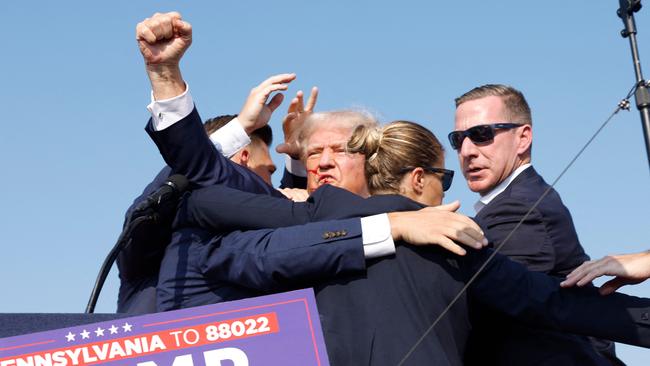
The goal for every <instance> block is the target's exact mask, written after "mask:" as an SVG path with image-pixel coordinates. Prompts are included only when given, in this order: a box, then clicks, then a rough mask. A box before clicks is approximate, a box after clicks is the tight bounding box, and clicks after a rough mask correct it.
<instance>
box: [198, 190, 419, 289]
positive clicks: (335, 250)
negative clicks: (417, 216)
mask: <svg viewBox="0 0 650 366" xmlns="http://www.w3.org/2000/svg"><path fill="white" fill-rule="evenodd" d="M310 199H314V201H313V202H312V205H310V206H309V207H307V209H308V211H309V212H310V213H309V216H305V217H307V218H308V220H330V221H322V222H313V223H310V224H306V225H302V226H295V227H285V228H278V229H275V230H271V229H267V230H256V231H246V232H241V231H236V232H233V233H231V234H229V235H226V236H224V237H221V236H216V237H214V238H213V239H212V240H210V241H209V243H208V244H207V245H206V246H205V249H204V253H203V254H202V255H201V258H203V262H202V263H201V271H202V272H203V274H204V275H206V276H208V277H210V279H211V280H213V281H227V282H232V283H236V284H239V285H242V286H246V287H249V288H254V289H261V290H266V289H274V290H279V289H281V286H282V284H286V283H289V284H293V285H295V284H297V283H308V282H309V281H311V280H313V279H324V278H330V277H332V276H336V275H338V274H341V273H348V272H355V271H361V270H364V269H365V256H364V250H363V237H362V235H361V227H360V225H361V224H360V221H361V220H360V219H358V218H357V217H363V216H369V215H374V214H380V213H384V212H390V211H400V210H412V209H419V208H421V206H420V205H418V204H417V203H415V202H413V201H411V200H408V199H405V198H404V197H402V196H396V195H385V196H375V197H371V198H369V199H363V198H361V197H359V196H356V195H354V194H351V193H350V192H348V191H345V190H342V189H340V188H336V187H331V186H325V187H321V188H320V189H319V190H317V191H316V192H315V193H314V194H313V195H312V197H311V198H310ZM240 208H241V207H240ZM285 209H286V208H285ZM267 212H268V211H267ZM273 215H276V216H278V217H281V216H282V214H276V213H275V212H273V213H272V214H271V215H269V214H268V213H267V215H266V216H269V217H260V220H261V221H263V222H265V223H267V224H270V225H276V224H281V226H288V225H293V224H291V223H290V222H280V223H278V222H273V223H271V221H274V218H273V217H271V216H273ZM244 216H245V215H244ZM250 216H251V217H252V218H249V224H250V225H251V226H252V225H255V224H256V220H255V217H253V216H252V214H251V215H250ZM302 218H304V217H302ZM335 219H345V220H342V221H337V220H335ZM226 220H227V219H226ZM332 220H334V221H332ZM296 221H303V220H296ZM296 221H294V222H296ZM273 227H276V226H273Z"/></svg>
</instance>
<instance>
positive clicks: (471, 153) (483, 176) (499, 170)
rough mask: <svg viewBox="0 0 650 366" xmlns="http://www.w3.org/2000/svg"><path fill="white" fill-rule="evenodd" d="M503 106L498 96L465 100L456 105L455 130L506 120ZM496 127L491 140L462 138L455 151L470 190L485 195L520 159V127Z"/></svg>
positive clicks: (510, 171)
mask: <svg viewBox="0 0 650 366" xmlns="http://www.w3.org/2000/svg"><path fill="white" fill-rule="evenodd" d="M507 118H508V115H507V113H506V110H505V106H504V104H503V101H502V100H501V98H500V97H497V96H489V97H485V98H481V99H476V100H471V101H468V102H465V103H463V104H461V105H459V106H458V108H456V119H455V128H454V130H455V131H462V130H467V129H468V128H470V127H473V126H476V125H484V124H492V123H495V122H517V121H508V120H507ZM523 128H527V129H530V126H522V127H518V128H514V129H511V130H497V132H496V133H495V136H494V141H492V142H489V143H485V144H475V143H473V142H472V141H471V140H470V139H469V138H465V139H464V140H463V143H462V145H461V148H460V149H459V150H458V160H459V162H460V167H461V169H462V171H463V176H465V179H466V180H467V185H468V187H469V189H471V190H472V191H473V192H478V193H481V194H485V193H487V192H489V191H490V190H491V189H493V188H494V187H496V186H497V185H498V184H499V183H501V182H502V181H503V180H505V179H506V178H507V177H508V176H509V175H510V174H511V173H512V172H513V171H514V170H515V169H517V167H518V166H520V165H521V163H522V160H521V157H520V156H519V154H520V153H521V152H522V151H521V144H520V133H519V132H520V130H521V129H523Z"/></svg>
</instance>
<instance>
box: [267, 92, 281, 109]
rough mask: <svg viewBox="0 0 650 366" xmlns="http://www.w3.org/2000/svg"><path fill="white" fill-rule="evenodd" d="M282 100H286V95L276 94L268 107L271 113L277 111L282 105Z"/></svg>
mask: <svg viewBox="0 0 650 366" xmlns="http://www.w3.org/2000/svg"><path fill="white" fill-rule="evenodd" d="M282 100H284V95H282V94H276V95H274V96H273V98H271V101H269V104H267V106H268V107H269V109H270V110H271V112H273V111H275V110H276V109H277V108H278V107H279V106H280V104H282Z"/></svg>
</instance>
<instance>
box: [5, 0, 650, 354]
mask: <svg viewBox="0 0 650 366" xmlns="http://www.w3.org/2000/svg"><path fill="white" fill-rule="evenodd" d="M617 7H618V2H617V1H586V0H578V1H571V2H548V1H546V2H541V1H538V2H521V1H511V0H507V1H476V0H471V1H463V2H444V3H443V2H431V1H409V0H406V1H400V2H383V1H355V2H352V1H331V2H319V3H314V2H304V1H303V2H299V1H294V0H291V1H275V2H269V1H250V2H216V1H215V2H207V1H206V2H198V1H195V2H178V3H174V2H170V1H166V2H165V1H157V2H154V1H137V2H134V1H129V2H127V1H112V2H102V3H96V2H85V1H67V2H45V1H42V2H36V1H21V2H2V3H1V4H0V13H1V14H3V22H2V23H1V24H0V30H1V31H2V34H3V35H4V37H3V42H2V43H1V46H0V47H2V48H3V50H2V52H0V68H1V69H2V70H3V72H2V75H3V77H2V80H3V83H2V86H3V87H2V88H1V89H0V101H1V102H0V103H2V104H1V105H2V114H1V118H2V124H3V127H4V128H3V132H2V133H1V134H0V163H1V164H2V167H3V168H4V169H3V170H4V173H3V175H2V178H3V179H2V182H3V183H2V193H1V196H0V198H1V200H2V203H3V210H1V211H0V232H1V233H2V240H1V243H2V248H3V251H2V255H1V256H0V289H2V293H3V297H2V301H1V303H0V312H82V311H83V309H84V307H85V304H86V302H87V299H88V295H89V293H90V289H91V287H92V285H93V282H94V279H95V276H96V274H97V270H98V268H99V266H100V264H101V262H102V260H103V258H104V257H105V255H106V254H107V253H108V251H109V249H110V248H111V247H112V245H113V244H114V241H115V240H116V238H117V236H118V234H119V232H120V229H121V224H122V220H123V212H124V210H125V209H126V208H127V207H128V206H129V204H130V202H131V200H132V199H133V198H134V197H136V196H137V195H138V194H139V192H140V191H141V189H142V188H143V187H144V185H145V184H146V183H148V182H149V181H150V180H151V179H152V177H153V176H154V175H155V174H156V173H157V171H158V170H159V169H160V168H161V166H162V164H163V162H162V159H161V158H160V156H159V155H158V152H157V150H156V148H155V146H154V145H153V143H152V142H150V141H149V140H148V137H147V136H146V134H145V133H144V131H143V127H144V124H145V122H146V120H147V118H148V115H147V111H146V109H145V106H146V104H147V103H148V102H149V85H148V81H147V79H146V75H145V73H144V66H143V63H142V60H141V57H140V55H139V52H138V49H137V46H136V43H135V36H134V34H135V25H136V24H137V23H138V22H139V21H141V20H142V19H144V18H145V17H148V16H150V15H151V14H153V13H154V12H156V11H171V10H178V11H180V12H181V13H182V14H183V16H184V18H185V19H186V20H187V21H189V22H190V23H192V25H193V27H194V43H193V45H192V47H191V49H190V50H189V51H188V53H187V54H186V57H185V58H184V61H183V63H182V67H183V70H184V77H185V79H186V80H187V82H188V83H189V85H190V87H191V90H192V94H193V95H194V98H195V101H196V104H197V107H198V108H199V111H200V112H201V114H202V116H203V117H204V118H208V117H211V116H214V115H218V114H226V113H236V112H238V111H239V109H240V107H241V104H242V102H243V100H244V98H245V96H246V95H247V94H248V90H249V89H250V88H251V87H253V86H255V85H256V84H257V83H259V82H260V81H261V80H263V79H265V78H266V77H267V76H269V75H272V74H275V73H280V72H295V73H297V74H298V79H297V80H296V82H294V85H292V87H291V89H290V91H289V93H290V94H291V95H293V93H295V92H296V91H297V90H298V89H299V88H301V89H304V90H308V89H309V88H310V87H311V86H312V85H318V86H319V87H320V89H321V98H320V100H319V105H318V106H317V109H319V110H331V109H339V108H349V107H355V108H356V107H362V108H366V109H369V110H371V111H373V112H374V113H376V114H377V115H378V116H379V117H380V119H382V120H383V121H391V120H394V119H408V120H413V121H417V122H420V123H422V124H424V125H425V126H427V127H429V128H430V129H431V130H432V131H433V132H434V133H436V135H438V136H439V137H441V139H444V138H445V136H446V134H447V133H448V132H449V131H450V130H451V129H452V127H453V113H454V107H453V99H454V97H456V96H458V95H460V94H462V93H463V92H465V91H467V90H468V89H470V88H472V87H474V86H477V85H481V84H484V83H505V84H511V85H513V86H515V87H517V88H519V89H521V90H522V91H523V92H524V94H525V95H526V96H527V98H528V100H529V103H530V105H531V108H532V110H533V120H534V134H535V137H534V141H535V142H534V149H533V163H534V165H535V167H536V169H537V170H538V171H539V172H541V173H542V174H543V175H544V176H545V177H546V179H547V181H549V182H550V181H553V180H554V179H555V178H556V177H557V176H558V174H559V173H560V172H561V171H562V169H563V168H564V166H565V165H566V164H567V163H568V162H569V161H570V160H571V158H572V157H573V155H574V154H575V153H576V152H577V151H578V150H579V149H580V147H581V146H582V145H583V144H584V143H585V142H586V141H587V140H588V138H589V137H590V136H591V134H592V133H593V131H595V130H596V129H597V128H598V126H599V125H600V124H601V123H602V121H604V120H605V118H607V117H608V116H609V114H610V113H611V112H612V111H613V110H614V108H615V107H616V104H617V103H618V102H619V100H620V99H621V98H623V97H624V96H625V95H626V93H627V92H628V90H629V89H630V87H631V86H632V85H633V83H634V73H633V69H632V61H631V57H630V50H629V45H628V41H627V40H626V39H623V38H621V36H620V35H619V31H620V30H621V29H622V22H621V21H620V19H619V18H617V16H616V14H615V11H616V9H617ZM648 11H650V10H649V9H645V8H644V9H642V10H641V12H640V13H638V14H637V16H636V18H637V26H638V29H639V35H638V37H639V49H640V54H641V60H642V65H644V64H645V65H648V64H649V63H648V62H650V61H648V60H650V41H649V39H650V16H649V15H648ZM648 72H650V71H648ZM646 76H647V77H648V75H646ZM285 107H286V106H282V107H280V108H281V109H284V108H285ZM280 118H281V113H278V114H277V115H276V116H274V118H273V120H272V122H271V124H272V126H273V128H274V132H275V133H276V141H279V140H280V139H281V135H280V133H281V129H280V128H279V125H280ZM445 141H446V140H445ZM445 143H446V142H445ZM446 146H447V149H448V156H447V159H446V162H447V166H448V167H449V168H451V169H456V170H457V169H458V163H457V160H456V157H455V154H454V153H453V151H451V149H450V147H449V146H448V145H446ZM274 158H275V159H276V163H277V164H281V163H282V160H281V158H280V157H279V156H277V155H274ZM457 178H460V179H457V180H456V181H455V183H454V185H453V187H452V189H451V190H450V191H449V192H448V196H447V198H446V200H452V199H459V200H461V202H462V204H463V207H462V208H461V210H462V211H463V212H464V213H466V214H469V215H472V214H473V212H472V204H473V203H474V201H475V200H476V196H475V195H474V194H472V193H471V192H470V191H469V190H468V189H467V187H466V185H465V184H464V182H463V181H462V178H461V176H460V174H459V175H457ZM275 179H276V182H277V181H278V180H279V176H277V177H275ZM557 189H558V191H559V192H560V194H561V195H562V198H563V200H564V202H565V204H566V205H567V206H568V207H569V208H570V210H571V212H572V214H573V218H574V222H575V225H576V228H577V231H578V234H579V236H580V239H581V241H582V244H583V246H584V247H585V249H586V250H587V252H588V253H589V254H590V255H591V256H592V257H601V256H603V255H605V254H609V253H623V252H633V251H640V250H644V249H648V247H649V246H650V235H649V234H648V233H649V232H650V231H649V230H648V224H649V223H650V220H649V219H650V214H648V207H649V206H650V192H649V189H650V175H649V171H648V160H647V156H646V152H645V148H644V145H643V136H642V129H641V123H640V120H639V114H638V112H637V111H636V110H634V109H633V110H632V111H631V112H621V113H619V115H617V116H616V117H615V118H614V119H613V120H612V122H611V123H610V124H609V125H608V126H607V127H606V128H605V129H604V131H603V133H602V134H601V135H600V136H598V138H597V139H596V140H595V141H594V143H593V144H592V145H591V146H590V147H589V148H588V149H587V150H586V152H585V154H584V156H583V157H582V158H580V159H579V160H578V161H577V162H576V164H575V165H574V166H573V168H571V169H570V170H569V171H568V172H567V174H566V175H565V176H564V177H563V178H562V179H561V180H560V181H559V183H558V185H557ZM117 285H118V281H117V275H116V273H115V271H113V272H112V273H111V275H110V278H109V281H108V282H107V284H106V286H105V288H104V291H103V292H102V296H101V298H100V301H99V304H98V307H97V310H98V312H112V311H114V310H115V301H116V294H117ZM649 289H650V285H640V286H636V287H629V288H626V289H625V290H624V291H625V292H627V293H630V294H634V295H638V296H648V294H649V293H650V292H649V291H648V290H649ZM619 353H620V355H621V357H622V358H623V360H624V361H626V362H628V364H629V365H641V364H642V363H643V362H642V360H647V358H648V356H649V355H650V353H649V352H648V351H647V350H642V349H638V348H634V347H620V348H619Z"/></svg>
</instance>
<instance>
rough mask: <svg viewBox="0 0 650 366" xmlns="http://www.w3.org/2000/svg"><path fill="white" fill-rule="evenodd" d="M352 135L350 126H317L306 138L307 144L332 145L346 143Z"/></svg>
mask: <svg viewBox="0 0 650 366" xmlns="http://www.w3.org/2000/svg"><path fill="white" fill-rule="evenodd" d="M351 135H352V129H351V128H343V127H335V128H319V129H316V130H314V131H313V132H312V134H311V135H310V136H309V137H308V138H307V146H311V145H315V144H318V145H332V144H341V143H347V141H348V140H349V139H350V136H351Z"/></svg>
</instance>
